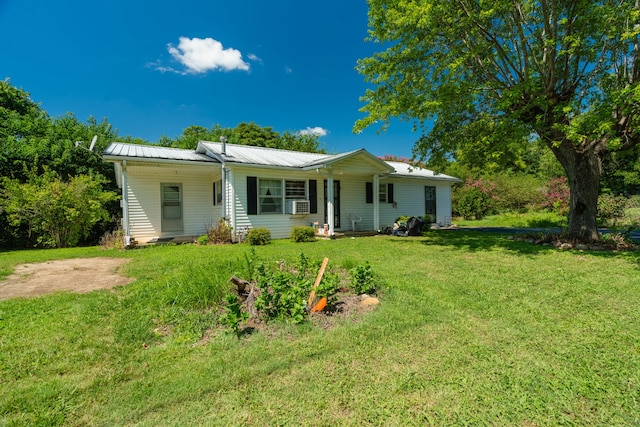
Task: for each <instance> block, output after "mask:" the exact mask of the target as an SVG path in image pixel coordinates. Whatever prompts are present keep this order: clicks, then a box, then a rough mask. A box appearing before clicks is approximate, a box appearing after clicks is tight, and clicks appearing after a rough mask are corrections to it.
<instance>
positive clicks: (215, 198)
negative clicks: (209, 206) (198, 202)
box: [213, 181, 218, 206]
mask: <svg viewBox="0 0 640 427" xmlns="http://www.w3.org/2000/svg"><path fill="white" fill-rule="evenodd" d="M217 204H218V192H217V191H216V182H215V181H213V206H216V205H217Z"/></svg>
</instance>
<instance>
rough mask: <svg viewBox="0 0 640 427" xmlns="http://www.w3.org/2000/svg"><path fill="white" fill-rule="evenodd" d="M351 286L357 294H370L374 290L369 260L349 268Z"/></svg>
mask: <svg viewBox="0 0 640 427" xmlns="http://www.w3.org/2000/svg"><path fill="white" fill-rule="evenodd" d="M351 288H352V289H351V290H352V291H353V292H355V293H356V294H358V295H362V294H372V293H374V292H375V291H376V285H375V283H374V281H373V272H372V271H371V264H369V261H366V262H365V263H364V264H361V265H358V266H356V267H354V268H352V269H351Z"/></svg>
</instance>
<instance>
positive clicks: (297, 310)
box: [256, 253, 340, 323]
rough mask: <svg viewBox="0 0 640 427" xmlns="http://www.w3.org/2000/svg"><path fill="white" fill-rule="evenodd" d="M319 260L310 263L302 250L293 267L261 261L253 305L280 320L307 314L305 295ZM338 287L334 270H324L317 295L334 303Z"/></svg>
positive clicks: (268, 317)
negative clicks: (288, 267) (272, 264)
mask: <svg viewBox="0 0 640 427" xmlns="http://www.w3.org/2000/svg"><path fill="white" fill-rule="evenodd" d="M314 267H318V268H319V267H320V263H311V261H310V260H309V258H307V257H306V256H305V255H304V254H303V253H301V254H300V255H299V258H298V261H297V263H296V265H295V266H294V268H292V269H290V270H288V269H286V268H283V267H282V266H281V267H280V268H277V269H276V268H275V267H274V268H267V266H266V265H265V264H264V263H263V262H260V263H259V265H258V268H257V271H258V277H257V286H258V288H259V289H260V296H258V298H257V299H256V308H257V309H258V310H260V311H261V312H262V313H263V314H264V315H265V317H266V320H281V321H285V322H291V323H301V322H302V321H304V320H305V318H306V316H307V299H308V298H309V295H310V293H311V290H312V288H313V284H314V282H315V277H316V274H317V271H315V270H316V268H314ZM339 288H340V279H339V277H338V275H337V274H331V273H330V272H328V271H327V272H325V274H324V275H323V277H322V281H321V282H320V284H319V285H318V287H317V288H316V296H317V298H327V305H328V306H331V305H333V304H335V302H336V299H337V297H336V296H337V293H338V290H339Z"/></svg>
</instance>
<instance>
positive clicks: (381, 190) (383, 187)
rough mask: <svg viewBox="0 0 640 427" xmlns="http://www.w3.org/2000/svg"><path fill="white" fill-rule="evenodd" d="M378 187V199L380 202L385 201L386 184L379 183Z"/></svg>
mask: <svg viewBox="0 0 640 427" xmlns="http://www.w3.org/2000/svg"><path fill="white" fill-rule="evenodd" d="M378 188H379V190H378V194H379V196H380V198H379V199H378V200H379V201H380V202H381V203H387V184H380V185H379V186H378Z"/></svg>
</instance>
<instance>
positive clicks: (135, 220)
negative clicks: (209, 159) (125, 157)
mask: <svg viewBox="0 0 640 427" xmlns="http://www.w3.org/2000/svg"><path fill="white" fill-rule="evenodd" d="M126 169H127V170H126V173H127V184H128V185H127V187H128V189H127V191H128V196H129V227H130V235H131V237H133V238H135V239H136V241H137V242H138V243H142V244H144V243H146V242H148V241H150V240H153V239H157V238H162V237H175V236H197V235H200V234H203V233H204V232H205V231H206V230H207V228H208V227H209V226H210V225H212V224H213V223H215V221H216V220H217V219H218V218H219V217H220V216H222V212H221V206H213V181H214V179H219V175H220V173H219V171H218V172H217V173H216V172H215V171H214V169H213V168H211V167H201V166H181V165H172V166H166V165H162V166H159V167H153V166H137V165H136V166H134V165H128V166H127V168H126ZM161 184H181V186H182V218H183V231H182V232H173V233H163V232H162V217H161Z"/></svg>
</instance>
